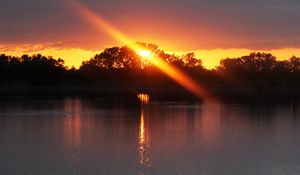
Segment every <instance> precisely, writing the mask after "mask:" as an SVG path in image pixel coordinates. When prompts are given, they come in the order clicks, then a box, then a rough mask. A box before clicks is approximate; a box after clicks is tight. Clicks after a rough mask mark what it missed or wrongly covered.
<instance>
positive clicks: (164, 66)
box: [70, 0, 212, 100]
mask: <svg viewBox="0 0 300 175" xmlns="http://www.w3.org/2000/svg"><path fill="white" fill-rule="evenodd" d="M70 2H71V6H72V7H73V8H74V10H75V11H76V12H77V13H78V14H80V16H81V17H83V18H84V19H85V20H87V21H88V22H89V23H91V24H92V25H93V26H94V27H96V28H97V29H99V30H102V31H104V32H106V33H108V34H109V35H111V36H112V37H113V38H114V39H116V40H117V41H119V42H121V43H122V44H124V45H126V46H128V47H129V48H130V49H132V50H134V51H136V52H141V51H143V50H144V48H142V47H141V46H140V45H139V44H137V43H136V41H134V40H133V39H132V38H130V37H128V36H127V35H125V34H124V33H122V32H121V31H119V30H118V29H116V28H115V27H113V26H112V25H111V24H109V22H107V21H106V20H105V19H103V18H102V17H100V16H99V15H97V14H96V13H94V12H93V11H91V10H90V9H88V8H87V7H85V6H83V5H82V4H80V3H79V2H78V1H76V0H70ZM141 54H143V55H144V56H145V54H147V55H150V54H151V53H150V54H149V53H146V52H145V51H143V53H141ZM149 61H150V62H151V63H152V64H153V65H155V66H156V67H157V68H159V69H160V70H161V71H162V72H164V73H165V74H166V75H168V76H169V77H170V78H172V79H173V80H174V81H176V82H177V83H178V84H180V85H181V86H182V87H184V88H186V89H187V90H189V91H190V92H192V93H193V94H194V95H196V96H198V97H200V98H203V99H206V100H207V99H212V97H211V96H210V95H209V94H208V93H207V92H206V91H205V90H204V89H203V87H201V86H200V85H199V84H198V83H197V82H195V81H194V80H193V79H191V78H190V77H189V76H188V75H186V74H185V73H184V72H182V71H181V70H179V69H178V68H176V67H174V66H172V65H170V64H168V63H166V62H165V61H164V60H163V59H161V58H159V57H158V56H157V55H155V54H152V55H151V59H149Z"/></svg>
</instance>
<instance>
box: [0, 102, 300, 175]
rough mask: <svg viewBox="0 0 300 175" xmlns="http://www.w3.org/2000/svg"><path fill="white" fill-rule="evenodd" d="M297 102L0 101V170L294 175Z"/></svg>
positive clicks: (298, 157)
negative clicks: (133, 102)
mask: <svg viewBox="0 0 300 175" xmlns="http://www.w3.org/2000/svg"><path fill="white" fill-rule="evenodd" d="M299 107H300V105H298V104H296V103H294V102H289V103H285V104H251V105H250V104H243V105H239V104H221V103H203V104H200V103H199V104H197V103H185V102H181V103H177V102H173V103H166V102H164V103H162V102H150V103H149V104H144V105H142V106H139V105H137V106H133V105H131V106H130V105H127V104H126V102H124V103H122V102H118V103H108V102H107V101H104V100H100V99H82V98H60V99H55V98H54V99H49V98H46V99H40V98H38V99H32V98H15V99H2V100H1V102H0V174H1V175H12V174H13V175H19V174H20V175H26V174H28V175H29V174H30V175H40V174H43V175H60V174H62V175H68V174H70V175H71V174H72V175H73V174H83V175H89V174H91V175H94V174H106V175H109V174H113V175H118V174H120V175H124V174H128V175H135V174H136V175H142V174H149V175H160V174H161V175H166V174H170V175H176V174H184V175H189V174H204V175H206V174H207V175H210V174H214V175H215V174H221V175H224V174H225V175H226V174H228V175H234V174H237V175H239V174H243V175H248V174H249V175H259V174H261V175H269V174H270V175H271V174H272V175H273V174H299V173H300V149H299V148H300V108H299Z"/></svg>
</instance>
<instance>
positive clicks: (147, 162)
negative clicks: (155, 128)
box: [138, 94, 151, 175]
mask: <svg viewBox="0 0 300 175" xmlns="http://www.w3.org/2000/svg"><path fill="white" fill-rule="evenodd" d="M138 98H139V99H140V101H141V113H140V123H139V135H138V161H139V164H140V165H141V170H140V172H139V174H140V175H144V174H147V173H146V171H147V169H148V168H150V167H151V145H150V141H151V140H150V131H149V126H148V125H149V123H148V114H147V112H148V104H149V99H150V96H149V95H148V94H138Z"/></svg>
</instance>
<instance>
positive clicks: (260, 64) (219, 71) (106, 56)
mask: <svg viewBox="0 0 300 175" xmlns="http://www.w3.org/2000/svg"><path fill="white" fill-rule="evenodd" d="M141 44H142V45H143V47H145V49H148V50H151V51H152V52H153V53H154V54H155V55H157V56H158V57H160V58H161V59H163V60H164V61H165V62H167V63H168V64H170V65H173V66H175V67H177V68H179V69H181V70H182V71H183V72H185V73H187V74H188V75H190V76H191V77H193V78H194V79H195V80H197V81H202V82H222V83H224V82H227V81H228V82H229V81H252V82H253V81H254V82H255V81H265V82H276V81H281V82H282V81H284V82H285V83H287V82H288V83H289V82H297V81H299V80H300V79H299V78H300V57H295V56H292V57H291V58H290V59H288V60H277V58H276V57H275V56H273V55H272V54H270V53H260V52H254V53H250V54H249V55H247V56H242V57H237V58H224V59H222V60H221V61H220V65H219V66H217V67H215V68H214V69H212V70H209V69H206V68H205V67H204V66H203V64H202V61H201V59H198V58H196V57H195V54H194V53H187V54H185V55H182V56H178V55H174V54H168V53H165V52H164V51H163V50H160V49H158V47H157V46H156V45H154V44H144V43H141ZM0 76H1V79H0V83H1V84H9V83H12V82H13V83H14V82H17V83H20V82H24V83H27V84H34V85H39V84H71V85H72V84H73V85H74V84H78V85H87V84H100V85H101V84H112V83H116V82H124V85H126V83H128V81H130V82H131V83H136V84H139V83H140V84H142V85H147V84H149V83H150V84H151V83H162V84H163V83H172V80H170V78H168V77H167V76H166V75H165V74H164V73H162V72H161V71H160V70H159V69H158V68H157V67H156V66H154V65H152V64H151V63H149V62H147V60H145V59H144V58H143V57H141V56H140V55H138V54H137V53H136V52H135V51H133V50H131V49H130V48H129V47H127V46H123V47H112V48H107V49H104V50H103V51H102V52H101V53H99V54H96V55H95V56H94V57H92V58H91V59H89V60H87V61H84V62H83V63H82V64H81V66H80V67H79V68H78V69H75V68H68V67H66V66H65V62H64V60H62V59H54V58H52V57H46V56H42V55H40V54H36V55H32V56H28V55H23V56H21V57H16V56H9V55H5V54H1V55H0ZM299 82H300V81H299ZM296 84H297V83H296ZM299 86H300V84H299Z"/></svg>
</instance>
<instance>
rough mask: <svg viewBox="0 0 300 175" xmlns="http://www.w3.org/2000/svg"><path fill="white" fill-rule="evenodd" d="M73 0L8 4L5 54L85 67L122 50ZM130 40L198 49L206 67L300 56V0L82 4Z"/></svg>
mask: <svg viewBox="0 0 300 175" xmlns="http://www.w3.org/2000/svg"><path fill="white" fill-rule="evenodd" d="M72 1H73V0H26V1H20V0H1V1H0V22H1V27H0V52H1V53H6V54H11V55H22V54H34V53H42V54H45V55H52V56H54V57H60V58H63V59H64V60H65V61H66V64H67V66H72V65H74V66H76V67H78V66H79V65H80V63H81V62H82V61H84V60H87V59H89V58H91V57H92V56H93V55H95V54H96V53H99V52H101V51H102V50H103V49H104V48H107V47H112V46H121V44H122V43H120V42H119V41H118V40H116V39H115V38H113V37H112V36H111V35H109V34H108V33H107V32H105V30H99V28H95V27H94V26H93V25H91V24H90V23H89V22H88V21H87V20H86V19H85V18H83V17H82V14H81V13H79V12H78V11H77V10H76V9H74V8H73V7H72V5H71V4H72ZM79 2H80V3H81V4H82V5H83V6H85V7H87V8H88V9H90V10H91V11H92V12H94V13H96V14H97V15H98V16H99V17H101V18H103V19H105V21H107V22H108V23H109V24H111V25H112V26H114V27H115V28H116V29H118V30H119V31H121V32H122V33H124V34H126V35H127V36H129V37H130V38H132V39H134V40H136V41H140V42H147V43H154V44H157V45H158V46H159V47H160V48H161V49H163V50H165V51H167V52H170V53H173V52H174V53H178V54H181V53H184V52H195V53H196V56H197V57H198V58H201V59H202V60H203V63H204V65H205V66H206V67H208V68H212V67H214V66H216V65H217V64H218V63H219V60H220V59H221V58H226V57H238V56H242V55H247V54H249V53H250V52H253V51H264V52H271V53H273V54H274V55H275V56H277V57H278V58H280V59H287V58H289V57H291V56H292V55H296V56H300V32H299V28H300V23H299V21H300V15H299V11H300V1H299V0H251V1H242V0H185V1H182V0H151V1H150V0H148V1H146V0H81V1H79Z"/></svg>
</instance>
